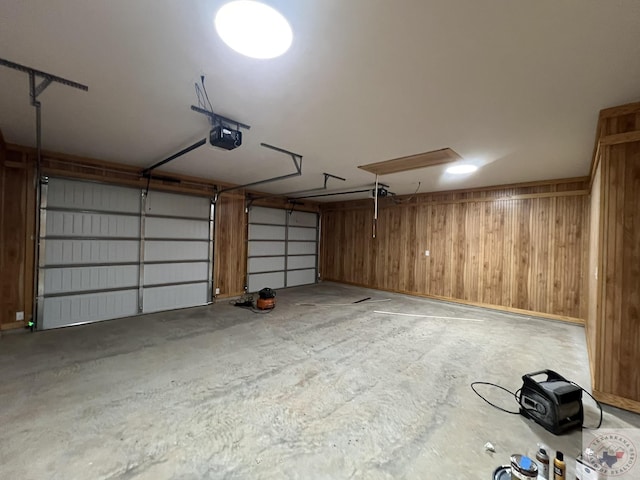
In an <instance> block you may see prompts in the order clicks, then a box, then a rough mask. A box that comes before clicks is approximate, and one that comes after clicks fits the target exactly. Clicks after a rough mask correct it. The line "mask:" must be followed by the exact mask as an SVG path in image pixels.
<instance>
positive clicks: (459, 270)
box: [413, 203, 469, 298]
mask: <svg viewBox="0 0 640 480" xmlns="http://www.w3.org/2000/svg"><path fill="white" fill-rule="evenodd" d="M468 206H469V204H466V203H458V204H454V205H452V207H453V219H454V221H453V222H452V228H453V251H454V252H455V256H454V258H452V259H451V260H452V261H453V268H452V272H451V276H452V282H453V286H452V291H451V296H452V297H453V298H464V297H465V270H466V268H467V254H468V249H467V242H466V231H467V229H466V222H465V220H466V216H467V215H466V210H467V208H468ZM421 253H422V255H424V252H421ZM413 291H415V290H413Z"/></svg>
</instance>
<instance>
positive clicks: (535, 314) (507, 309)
mask: <svg viewBox="0 0 640 480" xmlns="http://www.w3.org/2000/svg"><path fill="white" fill-rule="evenodd" d="M322 280H323V281H325V282H335V283H343V284H345V285H354V286H356V287H363V288H371V289H373V290H381V291H384V292H392V293H400V294H402V295H411V296H412V297H423V298H431V299H433V300H442V301H444V302H452V303H460V304H463V305H472V306H474V307H482V308H488V309H490V310H499V311H501V312H509V313H516V314H518V315H530V316H532V317H540V318H548V319H550V320H559V321H561V322H566V323H573V324H575V325H581V326H584V320H583V319H581V318H574V317H567V316H564V315H554V314H551V313H543V312H535V311H533V310H523V309H521V308H512V307H504V306H502V305H492V304H488V303H480V302H471V301H468V300H461V299H458V298H449V297H441V296H438V295H428V294H425V293H418V292H408V291H404V290H394V289H391V288H376V287H372V286H371V285H364V284H360V283H355V282H347V281H344V280H336V279H333V278H323V279H322Z"/></svg>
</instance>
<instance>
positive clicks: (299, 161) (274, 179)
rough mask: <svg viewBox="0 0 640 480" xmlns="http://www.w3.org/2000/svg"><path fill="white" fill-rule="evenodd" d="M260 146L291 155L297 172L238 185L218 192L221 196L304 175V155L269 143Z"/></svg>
mask: <svg viewBox="0 0 640 480" xmlns="http://www.w3.org/2000/svg"><path fill="white" fill-rule="evenodd" d="M260 146H262V147H265V148H268V149H270V150H275V151H276V152H280V153H284V154H285V155H290V156H291V160H293V165H294V167H295V169H296V171H295V172H294V173H289V174H287V175H279V176H277V177H272V178H267V179H265V180H258V181H257V182H251V183H245V184H244V185H236V186H234V187H229V188H223V189H222V190H220V191H219V192H218V193H219V194H223V193H225V192H231V191H232V190H239V189H241V188H247V187H255V186H256V185H262V184H264V183H270V182H277V181H278V180H286V179H287V178H293V177H299V176H300V175H302V155H300V154H299V153H294V152H291V151H289V150H285V149H284V148H280V147H274V146H273V145H269V144H268V143H261V144H260Z"/></svg>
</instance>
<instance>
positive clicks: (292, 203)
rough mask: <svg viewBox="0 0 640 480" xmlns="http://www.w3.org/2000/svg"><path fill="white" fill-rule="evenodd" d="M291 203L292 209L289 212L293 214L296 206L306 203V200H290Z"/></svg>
mask: <svg viewBox="0 0 640 480" xmlns="http://www.w3.org/2000/svg"><path fill="white" fill-rule="evenodd" d="M289 203H290V204H291V210H287V213H288V214H289V215H291V214H292V213H293V211H294V210H295V208H296V205H304V202H296V201H295V200H289Z"/></svg>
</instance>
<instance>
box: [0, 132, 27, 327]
mask: <svg viewBox="0 0 640 480" xmlns="http://www.w3.org/2000/svg"><path fill="white" fill-rule="evenodd" d="M0 143H1V144H4V142H0ZM3 146H4V145H2V146H0V305H1V307H0V329H2V330H6V329H8V328H18V327H22V326H23V325H24V321H16V313H18V312H23V315H24V318H25V320H26V321H28V320H29V318H30V316H31V309H32V307H33V298H32V297H33V254H34V249H33V241H32V238H33V233H34V226H35V212H34V196H33V195H32V193H33V166H32V164H31V163H29V162H27V161H26V159H25V158H24V155H23V154H21V153H20V152H14V151H7V150H6V148H3Z"/></svg>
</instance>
